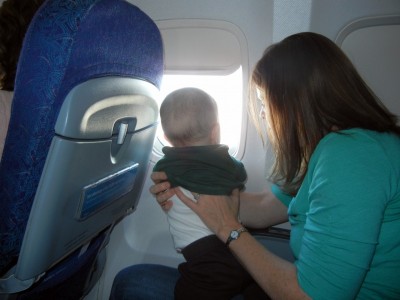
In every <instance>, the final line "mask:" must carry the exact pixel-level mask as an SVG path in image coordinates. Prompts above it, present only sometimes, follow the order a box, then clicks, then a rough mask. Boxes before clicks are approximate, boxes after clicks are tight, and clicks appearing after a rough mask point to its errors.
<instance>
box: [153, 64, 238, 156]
mask: <svg viewBox="0 0 400 300" xmlns="http://www.w3.org/2000/svg"><path fill="white" fill-rule="evenodd" d="M242 82H243V81H242V68H239V69H238V70H236V71H235V72H234V73H232V74H228V75H224V76H222V75H169V74H167V75H164V77H163V82H162V85H161V99H164V98H165V97H166V96H167V95H168V94H169V93H170V92H172V91H174V90H176V89H179V88H183V87H196V88H199V89H202V90H204V91H205V92H207V93H209V94H210V95H211V96H212V97H213V98H214V99H215V100H216V102H217V104H218V112H219V121H220V126H221V143H222V144H226V145H228V146H229V152H230V154H231V155H235V154H236V153H237V151H238V147H239V143H240V132H241V126H242V111H243V101H242V99H243V89H242ZM157 137H158V142H160V143H161V146H162V145H168V142H167V141H166V140H165V139H164V134H163V131H162V128H161V125H160V126H159V127H158V132H157Z"/></svg>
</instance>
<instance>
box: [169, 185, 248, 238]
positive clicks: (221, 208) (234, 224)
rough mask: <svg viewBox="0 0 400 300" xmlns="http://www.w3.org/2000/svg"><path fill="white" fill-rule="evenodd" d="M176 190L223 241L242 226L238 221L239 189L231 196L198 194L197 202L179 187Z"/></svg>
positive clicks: (179, 196)
mask: <svg viewBox="0 0 400 300" xmlns="http://www.w3.org/2000/svg"><path fill="white" fill-rule="evenodd" d="M174 190H175V193H176V195H177V196H178V198H179V199H181V201H182V202H183V203H185V204H186V205H187V206H188V207H189V208H190V209H192V210H193V211H194V212H195V213H196V214H198V215H199V217H200V219H201V220H202V221H203V222H204V223H205V224H206V225H207V227H208V228H210V230H211V231H213V232H214V233H215V234H216V235H217V236H218V237H219V238H220V239H221V240H222V241H224V242H225V241H226V239H227V238H228V236H229V234H230V232H231V231H232V230H234V229H238V228H239V227H240V226H241V225H240V222H239V221H238V213H239V203H240V197H239V196H240V194H239V191H238V190H234V191H233V193H232V195H231V196H212V195H200V196H196V197H195V198H197V202H195V201H193V200H192V199H190V198H188V197H186V196H185V194H184V193H183V192H182V191H181V190H180V188H179V187H178V188H175V189H174Z"/></svg>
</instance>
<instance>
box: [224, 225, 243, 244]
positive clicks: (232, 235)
mask: <svg viewBox="0 0 400 300" xmlns="http://www.w3.org/2000/svg"><path fill="white" fill-rule="evenodd" d="M242 232H247V229H246V228H244V227H243V226H242V227H240V228H239V229H236V230H232V231H231V233H230V234H229V237H228V239H227V240H226V243H225V245H226V246H228V245H229V244H230V243H231V242H232V241H233V240H237V239H238V238H239V236H240V234H241V233H242Z"/></svg>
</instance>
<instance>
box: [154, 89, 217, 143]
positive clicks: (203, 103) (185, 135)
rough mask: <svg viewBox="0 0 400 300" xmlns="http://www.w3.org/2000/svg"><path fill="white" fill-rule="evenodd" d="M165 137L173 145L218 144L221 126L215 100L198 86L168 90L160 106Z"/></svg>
mask: <svg viewBox="0 0 400 300" xmlns="http://www.w3.org/2000/svg"><path fill="white" fill-rule="evenodd" d="M160 116H161V125H162V128H163V130H164V134H165V138H166V139H167V140H168V141H169V142H170V143H171V144H172V145H173V146H175V147H188V146H204V145H212V144H219V142H220V128H219V122H218V108H217V103H216V102H215V100H214V99H213V98H212V97H211V96H210V95H208V94H207V93H206V92H204V91H202V90H200V89H197V88H182V89H179V90H176V91H173V92H172V93H170V94H169V95H168V96H167V97H166V98H165V99H164V101H163V103H162V104H161V107H160Z"/></svg>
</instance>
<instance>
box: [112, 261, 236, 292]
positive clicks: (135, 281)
mask: <svg viewBox="0 0 400 300" xmlns="http://www.w3.org/2000/svg"><path fill="white" fill-rule="evenodd" d="M179 276H180V274H179V271H178V269H176V268H172V267H167V266H162V265H153V264H140V265H133V266H130V267H127V268H125V269H123V270H121V271H120V272H119V273H118V274H117V276H116V277H115V278H114V282H113V285H112V289H111V294H110V300H173V299H174V289H175V284H176V282H177V280H178V278H179ZM233 299H234V300H241V299H243V297H242V295H237V296H236V297H234V298H233ZM233 299H232V300H233Z"/></svg>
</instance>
